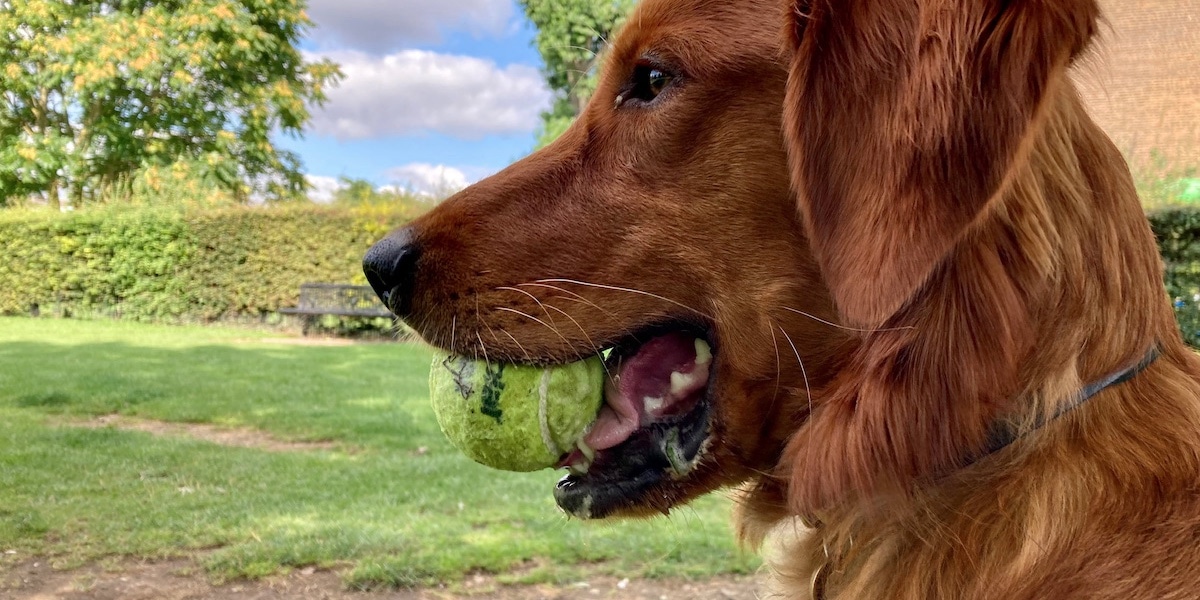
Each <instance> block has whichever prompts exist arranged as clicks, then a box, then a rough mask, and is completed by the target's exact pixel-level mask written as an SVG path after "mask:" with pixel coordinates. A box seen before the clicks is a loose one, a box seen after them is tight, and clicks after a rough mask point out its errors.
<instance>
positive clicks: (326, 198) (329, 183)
mask: <svg viewBox="0 0 1200 600" xmlns="http://www.w3.org/2000/svg"><path fill="white" fill-rule="evenodd" d="M304 178H305V179H306V180H308V185H309V186H310V187H309V189H308V198H309V199H310V200H312V201H313V202H320V203H321V204H329V203H330V202H333V197H334V196H335V195H336V194H337V193H338V191H339V190H341V189H343V188H345V187H346V184H344V183H342V181H341V180H340V179H338V178H336V177H326V176H324V175H305V176H304Z"/></svg>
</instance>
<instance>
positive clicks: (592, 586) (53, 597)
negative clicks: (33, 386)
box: [0, 560, 758, 600]
mask: <svg viewBox="0 0 1200 600" xmlns="http://www.w3.org/2000/svg"><path fill="white" fill-rule="evenodd" d="M755 590H756V582H755V579H754V578H752V577H718V578H714V579H707V580H700V581H681V580H677V579H661V580H634V581H630V580H617V579H615V578H611V577H597V578H592V579H589V580H588V581H581V582H578V583H575V584H570V585H565V586H540V585H539V586H503V585H499V584H497V583H496V581H495V580H494V579H491V578H488V577H483V576H476V577H474V578H471V579H469V580H468V581H467V582H466V583H465V584H463V585H462V586H461V587H460V589H457V590H454V591H451V590H448V589H421V590H388V591H375V592H354V591H349V590H347V589H346V588H345V586H344V585H343V583H342V580H341V577H340V576H339V575H338V574H337V573H334V572H330V571H314V570H312V569H302V570H299V571H295V572H293V573H291V574H289V575H285V576H280V577H274V578H270V579H266V580H261V581H243V582H234V583H229V584H225V585H219V586H214V585H212V584H211V583H209V582H208V581H207V579H205V577H204V575H203V573H202V571H201V570H200V569H199V568H198V567H197V566H196V565H195V563H193V562H191V561H188V560H173V561H163V562H134V561H124V562H120V563H114V564H104V565H90V566H87V567H82V568H79V569H74V570H70V571H56V570H54V569H53V568H51V567H50V566H49V564H48V563H46V562H45V561H44V560H29V561H22V562H15V563H14V562H9V563H7V564H3V563H0V598H3V599H5V600H10V599H11V600H235V599H236V600H282V599H285V598H303V599H305V600H452V599H462V598H468V599H470V600H518V599H532V600H591V599H612V598H621V599H627V600H755V599H756V598H757V597H758V596H757V595H756V593H755Z"/></svg>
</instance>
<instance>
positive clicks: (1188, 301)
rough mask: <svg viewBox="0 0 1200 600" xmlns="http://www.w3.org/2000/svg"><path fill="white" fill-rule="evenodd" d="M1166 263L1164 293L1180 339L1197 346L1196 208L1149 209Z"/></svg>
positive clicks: (1199, 233)
mask: <svg viewBox="0 0 1200 600" xmlns="http://www.w3.org/2000/svg"><path fill="white" fill-rule="evenodd" d="M1149 216H1150V226H1151V227H1152V228H1153V229H1154V235H1155V237H1157V238H1158V247H1159V250H1160V251H1161V252H1162V256H1163V262H1165V263H1166V272H1165V278H1166V284H1167V294H1168V295H1170V297H1171V301H1172V302H1173V303H1174V305H1175V318H1176V320H1177V321H1179V327H1180V331H1181V332H1182V333H1183V337H1184V340H1186V341H1187V342H1188V343H1189V344H1191V345H1193V346H1197V347H1200V210H1197V209H1196V208H1195V207H1170V208H1164V209H1159V210H1154V211H1151V212H1150V213H1149Z"/></svg>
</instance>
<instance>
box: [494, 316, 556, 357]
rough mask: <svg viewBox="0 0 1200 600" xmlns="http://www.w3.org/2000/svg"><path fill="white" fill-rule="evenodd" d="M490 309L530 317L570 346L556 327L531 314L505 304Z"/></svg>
mask: <svg viewBox="0 0 1200 600" xmlns="http://www.w3.org/2000/svg"><path fill="white" fill-rule="evenodd" d="M492 310H500V311H504V312H510V313H513V314H517V315H521V316H522V317H525V318H526V319H530V320H532V321H536V322H538V323H541V324H542V325H545V326H546V329H549V330H550V331H553V332H554V335H557V336H558V337H559V338H560V339H561V340H562V341H563V343H565V344H566V345H567V347H568V348H569V347H571V342H570V340H568V339H567V338H566V337H564V336H563V334H561V333H559V331H558V329H557V328H555V327H552V326H551V325H550V324H549V323H546V322H545V321H543V320H541V319H539V318H537V317H535V316H533V315H530V314H526V313H523V312H521V311H519V310H517V309H515V308H508V307H507V306H494V307H492Z"/></svg>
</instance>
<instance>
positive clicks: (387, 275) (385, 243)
mask: <svg viewBox="0 0 1200 600" xmlns="http://www.w3.org/2000/svg"><path fill="white" fill-rule="evenodd" d="M415 238H416V235H415V232H414V231H413V228H412V227H405V228H403V229H399V230H397V231H393V232H392V233H390V234H388V236H387V237H385V238H383V239H382V240H379V242H378V243H376V244H375V245H374V246H371V249H370V250H367V255H366V256H364V257H363V272H364V273H366V275H367V283H370V284H371V288H372V289H374V290H375V293H376V294H378V295H379V299H380V300H383V305H384V306H386V307H388V308H389V309H391V311H392V312H394V313H396V316H399V317H403V316H405V315H406V314H408V311H409V309H410V308H411V304H412V295H413V282H414V281H415V279H416V270H417V254H418V252H417V245H416V242H415Z"/></svg>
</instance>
